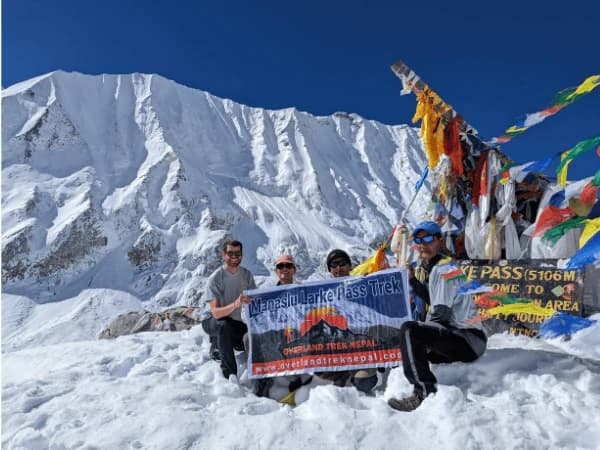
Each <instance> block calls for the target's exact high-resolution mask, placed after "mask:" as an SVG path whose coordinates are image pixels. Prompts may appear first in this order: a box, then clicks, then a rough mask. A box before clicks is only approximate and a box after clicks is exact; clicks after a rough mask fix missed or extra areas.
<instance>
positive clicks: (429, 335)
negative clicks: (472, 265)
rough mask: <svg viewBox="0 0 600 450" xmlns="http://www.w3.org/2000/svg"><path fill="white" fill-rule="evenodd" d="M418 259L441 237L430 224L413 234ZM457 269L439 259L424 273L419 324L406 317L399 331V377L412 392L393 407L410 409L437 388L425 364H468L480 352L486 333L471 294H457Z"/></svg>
mask: <svg viewBox="0 0 600 450" xmlns="http://www.w3.org/2000/svg"><path fill="white" fill-rule="evenodd" d="M413 240H414V242H415V244H416V246H417V250H418V251H419V254H420V255H421V257H425V258H427V257H428V256H430V255H437V254H438V253H439V250H440V249H441V247H442V244H443V241H442V237H441V230H439V227H438V226H437V224H435V223H433V222H422V223H421V224H419V225H418V226H417V228H416V229H415V232H414V233H413ZM460 274H461V272H460V269H459V268H458V266H456V265H455V264H454V263H453V262H452V260H451V259H450V258H444V259H442V260H440V261H439V262H438V263H437V264H436V265H435V266H433V267H432V268H431V273H430V274H429V286H428V290H429V297H430V301H431V309H430V312H429V315H428V317H427V320H426V321H425V322H418V321H408V322H405V323H404V325H402V328H401V329H400V339H401V341H400V350H401V352H402V365H403V369H404V375H405V376H406V378H407V380H408V381H409V382H410V383H411V384H412V385H413V386H414V389H413V393H412V395H410V396H408V397H406V398H403V399H395V398H391V399H390V400H389V401H388V404H389V405H390V406H391V407H392V408H394V409H397V410H399V411H412V410H414V409H416V408H417V407H418V406H419V405H420V404H421V403H422V402H423V400H424V399H425V397H427V396H428V395H430V394H433V393H435V392H436V391H437V388H436V383H437V379H436V378H435V375H434V374H433V372H432V371H431V368H430V367H429V363H430V362H431V363H434V364H436V363H438V364H439V363H451V362H456V361H461V362H472V361H475V360H476V359H477V358H479V357H480V356H481V355H482V354H483V352H484V351H485V348H486V345H487V337H486V335H485V333H484V332H483V327H482V326H481V323H480V322H478V321H472V319H474V318H475V317H476V316H477V307H476V305H475V303H474V302H473V298H472V296H471V295H468V294H467V295H463V294H458V293H457V288H458V286H459V284H460V281H459V279H460Z"/></svg>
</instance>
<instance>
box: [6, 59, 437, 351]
mask: <svg viewBox="0 0 600 450" xmlns="http://www.w3.org/2000/svg"><path fill="white" fill-rule="evenodd" d="M424 164H425V159H424V153H423V151H422V146H421V140H420V138H419V137H418V134H417V130H416V129H414V128H411V127H409V126H406V125H398V126H388V125H384V124H381V123H378V122H375V121H371V120H366V119H363V118H362V117H360V116H357V115H356V114H347V113H335V114H333V115H332V116H327V117H315V116H312V115H310V114H308V113H305V112H301V111H297V110H296V109H293V108H289V109H284V110H279V111H269V110H264V109H260V108H252V107H248V106H244V105H240V104H237V103H235V102H233V101H231V100H226V99H221V98H217V97H215V96H212V95H210V94H209V93H206V92H203V91H199V90H195V89H190V88H187V87H185V86H181V85H178V84H177V83H175V82H173V81H170V80H167V79H165V78H162V77H160V76H157V75H144V74H132V75H101V76H88V75H82V74H78V73H66V72H60V71H59V72H53V73H49V74H47V75H43V76H40V77H37V78H34V79H32V80H28V81H25V82H22V83H19V84H17V85H14V86H11V87H9V88H7V89H5V90H4V91H3V92H2V289H3V292H4V293H9V294H13V295H15V296H18V297H17V298H25V299H29V300H28V301H25V302H18V304H23V303H28V302H29V303H32V304H34V305H37V306H43V304H46V303H50V302H57V301H66V300H69V299H71V300H72V299H74V298H89V297H90V295H91V296H93V294H89V295H88V294H84V295H81V294H82V291H84V290H94V289H111V290H116V291H122V292H123V297H124V298H128V297H129V296H131V295H132V296H134V297H136V298H138V299H139V300H140V301H141V302H143V303H144V307H146V308H149V309H153V308H159V307H164V306H168V305H173V304H195V303H196V302H197V301H198V298H199V295H200V293H201V292H202V289H203V285H204V281H205V279H206V277H207V276H208V275H209V274H210V273H211V272H212V271H213V270H214V269H215V268H216V267H217V266H218V265H219V264H220V257H219V251H218V246H219V244H220V243H221V242H222V240H223V239H224V238H225V237H226V236H229V235H231V236H233V237H235V238H238V239H240V240H241V241H243V243H244V244H245V248H244V250H245V257H244V263H243V264H244V265H245V266H246V267H248V268H249V269H251V270H252V271H253V272H254V273H255V275H257V278H258V279H260V278H261V277H267V276H269V275H270V274H271V273H272V266H273V261H274V258H275V256H276V255H278V254H280V253H282V252H286V253H290V254H292V255H294V257H295V258H296V259H297V261H298V265H299V277H300V278H304V279H306V278H308V277H310V276H311V275H312V276H315V273H317V275H316V276H318V273H319V271H323V267H322V265H323V260H324V258H325V255H326V253H327V252H328V251H329V250H330V249H332V248H334V247H341V248H344V249H347V250H348V251H349V252H350V253H351V254H352V255H353V257H354V258H355V259H356V260H357V261H358V260H360V259H361V258H363V257H365V256H367V255H368V254H369V253H370V252H372V250H373V248H374V245H375V244H376V243H377V242H378V241H381V240H382V239H383V238H384V237H386V236H387V234H388V233H389V232H390V230H391V228H392V226H393V225H395V224H396V222H397V220H398V218H399V216H400V214H401V213H402V211H403V208H404V207H405V206H406V205H407V204H408V203H409V201H410V199H411V197H412V196H413V194H414V185H415V182H416V180H417V179H418V177H419V173H420V172H421V169H422V167H424ZM425 192H426V189H424V190H423V193H420V194H419V195H420V196H421V195H423V197H422V199H423V200H425V199H426V198H427V194H426V193H425ZM424 203H425V201H420V202H419V201H418V202H415V206H414V207H412V208H411V211H410V213H409V214H408V216H407V218H408V219H409V220H414V218H416V217H420V216H421V215H422V213H423V209H424ZM3 303H5V302H3ZM125 303H127V302H125ZM5 307H9V305H3V308H5ZM116 312H117V311H116ZM118 312H121V311H118ZM9 315H11V316H15V315H16V316H19V315H22V311H17V312H16V313H15V312H14V311H12V312H11V311H9ZM69 320H72V319H69ZM99 326H101V324H99ZM8 328H9V329H12V325H10V324H9V326H8ZM13 331H14V330H13ZM3 334H4V335H5V337H6V336H7V335H6V333H3ZM5 344H6V342H5Z"/></svg>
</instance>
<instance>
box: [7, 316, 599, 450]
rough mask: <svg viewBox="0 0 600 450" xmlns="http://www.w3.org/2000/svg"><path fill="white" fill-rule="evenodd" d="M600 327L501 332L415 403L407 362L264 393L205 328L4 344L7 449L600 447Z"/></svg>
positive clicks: (440, 370)
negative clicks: (380, 375) (213, 350)
mask: <svg viewBox="0 0 600 450" xmlns="http://www.w3.org/2000/svg"><path fill="white" fill-rule="evenodd" d="M596 319H600V315H597V316H596ZM599 336H600V326H599V325H598V324H596V325H595V326H594V327H592V328H588V329H586V330H583V331H581V332H579V333H578V334H576V335H575V336H573V338H572V340H570V341H568V342H567V341H560V340H557V341H550V342H546V341H539V340H531V339H529V338H526V337H514V336H507V335H496V336H493V337H492V338H491V341H490V345H489V348H488V350H487V352H486V353H485V354H484V356H483V357H482V358H481V359H480V360H478V361H477V362H475V363H472V364H463V363H455V364H447V365H440V366H436V367H435V369H434V371H435V373H436V375H437V376H438V379H439V382H440V385H439V392H438V393H437V394H436V395H434V396H432V397H429V398H428V399H426V400H425V402H424V403H423V404H422V405H421V406H420V407H419V408H418V409H417V410H415V411H413V412H411V413H401V412H397V411H394V410H392V409H391V408H389V407H388V406H387V403H386V400H387V399H388V398H389V397H391V396H398V395H404V394H407V393H409V392H410V391H411V386H409V385H408V383H407V382H406V381H405V379H404V376H403V374H402V369H400V368H396V369H393V370H392V372H391V374H390V376H389V378H388V382H387V385H386V386H385V387H381V388H380V390H378V391H377V392H376V394H375V395H374V396H366V395H364V394H362V393H359V392H358V391H357V390H356V389H354V388H352V387H345V388H338V387H335V386H333V385H330V384H324V383H325V382H324V381H323V382H322V383H321V384H319V383H317V382H315V383H313V385H310V386H308V387H305V388H302V390H303V392H301V393H300V394H299V395H298V398H299V400H301V401H302V402H301V403H300V404H299V406H297V407H296V408H290V407H289V406H287V405H285V406H284V405H282V404H280V403H277V402H276V401H274V400H271V399H267V398H258V397H255V396H254V395H253V394H252V393H251V388H250V387H249V385H248V381H247V380H245V378H244V376H242V377H241V378H242V379H241V384H240V385H238V384H234V383H231V382H229V381H227V380H225V379H224V378H222V376H221V373H220V369H219V367H218V364H217V363H216V362H214V361H212V360H210V359H209V356H208V347H209V346H208V339H207V337H206V335H205V334H204V332H203V331H201V329H200V327H196V328H193V329H192V330H190V331H184V332H175V333H141V334H137V335H132V336H124V337H121V338H118V339H117V340H113V341H94V342H91V341H90V342H75V343H66V344H54V345H49V346H44V347H35V348H29V349H25V350H20V351H16V352H11V353H5V354H4V360H3V366H4V371H3V379H2V384H3V387H2V398H3V408H2V423H3V431H2V448H6V449H20V448H24V449H30V450H32V449H48V448H50V449H64V448H90V449H91V448H102V449H116V448H119V449H126V448H143V449H165V448H169V449H214V448H218V449H241V448H243V449H286V448H297V449H307V450H308V449H310V450H312V449H321V448H341V449H363V448H375V449H397V448H411V449H430V448H455V449H464V448H467V449H503V450H505V449H540V448H580V449H583V448H585V449H597V448H600V428H598V423H599V422H600V337H599ZM34 362H35V363H34Z"/></svg>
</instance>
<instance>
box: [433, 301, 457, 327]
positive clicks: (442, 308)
mask: <svg viewBox="0 0 600 450" xmlns="http://www.w3.org/2000/svg"><path fill="white" fill-rule="evenodd" d="M429 320H431V321H432V322H437V323H439V324H441V325H450V321H451V320H452V310H451V309H450V307H449V306H446V305H435V306H434V307H433V311H432V312H431V317H430V319H429Z"/></svg>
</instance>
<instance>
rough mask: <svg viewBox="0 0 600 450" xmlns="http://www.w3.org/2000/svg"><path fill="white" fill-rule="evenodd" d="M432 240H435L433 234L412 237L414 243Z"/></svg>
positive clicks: (427, 242) (429, 242)
mask: <svg viewBox="0 0 600 450" xmlns="http://www.w3.org/2000/svg"><path fill="white" fill-rule="evenodd" d="M433 241H435V236H434V235H433V234H427V235H425V236H421V237H415V238H413V242H414V243H415V244H431V243H432V242H433Z"/></svg>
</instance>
